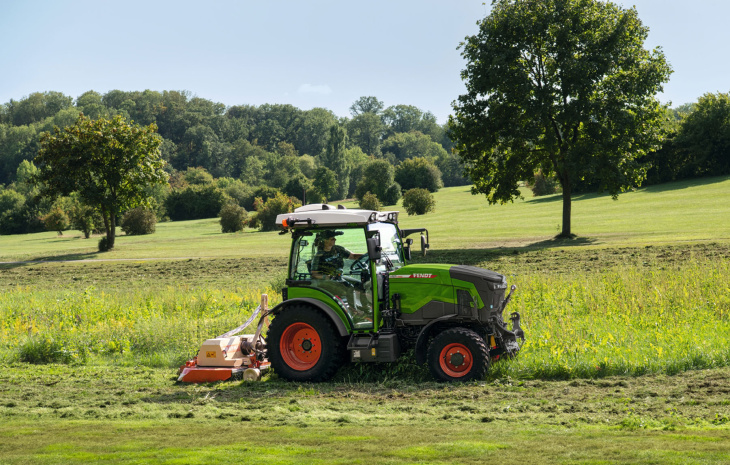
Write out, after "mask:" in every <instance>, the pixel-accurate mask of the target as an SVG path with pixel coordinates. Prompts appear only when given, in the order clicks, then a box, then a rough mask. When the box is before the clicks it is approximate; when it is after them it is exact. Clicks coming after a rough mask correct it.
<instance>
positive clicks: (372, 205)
mask: <svg viewBox="0 0 730 465" xmlns="http://www.w3.org/2000/svg"><path fill="white" fill-rule="evenodd" d="M360 208H362V209H363V210H375V211H378V210H380V200H378V196H377V195H375V194H371V193H370V192H367V193H366V194H365V195H363V196H362V199H361V200H360Z"/></svg>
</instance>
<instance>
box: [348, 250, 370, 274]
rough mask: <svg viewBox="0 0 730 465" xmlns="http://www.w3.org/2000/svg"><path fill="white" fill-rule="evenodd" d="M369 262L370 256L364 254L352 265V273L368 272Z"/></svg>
mask: <svg viewBox="0 0 730 465" xmlns="http://www.w3.org/2000/svg"><path fill="white" fill-rule="evenodd" d="M368 260H370V258H369V257H368V254H363V256H362V257H360V258H358V259H357V260H355V261H354V262H352V265H350V272H355V271H368Z"/></svg>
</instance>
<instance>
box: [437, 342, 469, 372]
mask: <svg viewBox="0 0 730 465" xmlns="http://www.w3.org/2000/svg"><path fill="white" fill-rule="evenodd" d="M439 362H440V364H441V369H442V370H443V371H444V373H446V374H447V375H449V376H451V377H452V378H461V377H462V376H466V375H467V374H469V372H470V371H471V368H472V366H474V357H473V356H472V354H471V351H470V350H469V349H468V348H467V347H466V346H465V345H464V344H457V343H453V344H449V345H447V346H446V347H444V348H443V349H441V356H440V357H439Z"/></svg>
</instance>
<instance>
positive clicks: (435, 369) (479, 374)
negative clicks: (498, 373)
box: [426, 328, 489, 381]
mask: <svg viewBox="0 0 730 465" xmlns="http://www.w3.org/2000/svg"><path fill="white" fill-rule="evenodd" d="M426 358H427V360H428V368H429V370H431V374H432V375H433V377H434V378H436V379H438V380H439V381H470V380H473V379H482V378H484V375H486V374H487V370H488V369H489V349H488V348H487V344H486V342H485V341H484V339H483V338H482V337H481V336H479V335H478V334H477V333H475V332H474V331H472V330H470V329H467V328H451V329H447V330H445V331H443V332H441V333H439V334H438V335H437V336H436V337H435V338H434V339H433V340H432V341H431V344H430V345H429V346H428V352H427V354H426Z"/></svg>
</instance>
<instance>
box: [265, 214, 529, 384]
mask: <svg viewBox="0 0 730 465" xmlns="http://www.w3.org/2000/svg"><path fill="white" fill-rule="evenodd" d="M276 223H277V225H278V226H279V227H280V228H281V229H282V232H281V233H282V234H285V233H287V232H289V233H291V236H292V244H291V253H290V260H289V270H288V275H287V279H286V287H285V288H284V289H283V290H282V294H283V302H282V303H281V304H279V305H277V306H276V307H274V308H273V309H272V310H271V314H272V315H273V319H272V322H271V326H270V327H269V330H268V335H267V337H266V352H267V354H266V355H267V358H268V360H269V361H270V362H271V366H272V368H273V369H274V371H275V372H276V373H277V374H278V375H279V376H280V377H282V378H284V379H287V380H292V381H324V380H327V379H329V378H331V377H332V376H333V375H334V374H335V372H336V371H337V370H338V368H339V367H340V366H341V365H342V364H343V363H345V362H346V361H348V360H349V361H351V362H354V361H362V362H394V361H396V360H397V359H398V357H399V356H400V355H401V354H402V353H403V352H404V351H406V350H408V349H410V348H413V349H415V350H414V353H415V357H416V360H417V362H418V363H420V364H423V363H428V367H429V369H430V371H431V373H432V374H433V376H434V378H436V379H438V380H442V381H467V380H473V379H481V378H483V377H484V375H485V374H486V373H487V371H488V369H489V366H490V363H491V362H492V361H495V360H498V359H499V358H500V357H514V356H515V355H516V354H517V352H518V351H519V350H520V342H521V341H524V333H523V331H522V329H521V328H520V315H519V314H518V313H517V312H513V313H511V315H510V317H509V318H510V320H511V326H512V328H511V329H508V328H507V326H506V325H505V322H504V320H503V317H502V314H503V312H504V309H505V307H506V306H507V304H508V303H509V301H510V298H511V296H512V293H513V292H514V290H515V286H512V288H511V291H510V292H509V294H508V295H507V296H506V297H505V293H506V290H507V283H506V280H505V277H504V276H503V275H501V274H498V273H495V272H493V271H488V270H483V269H481V268H476V267H472V266H452V265H443V264H411V265H409V264H408V261H409V260H410V259H411V248H412V245H413V240H412V239H409V238H407V236H409V235H411V234H414V233H420V238H421V251H422V253H423V254H424V255H425V253H426V250H427V249H428V246H429V244H428V231H426V230H425V229H399V228H398V212H396V211H388V212H378V211H370V210H350V209H345V208H342V207H339V208H335V207H333V206H330V205H327V204H313V205H306V206H303V207H300V208H298V209H296V210H295V211H294V212H293V213H288V214H283V215H279V216H278V217H277V219H276Z"/></svg>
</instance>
